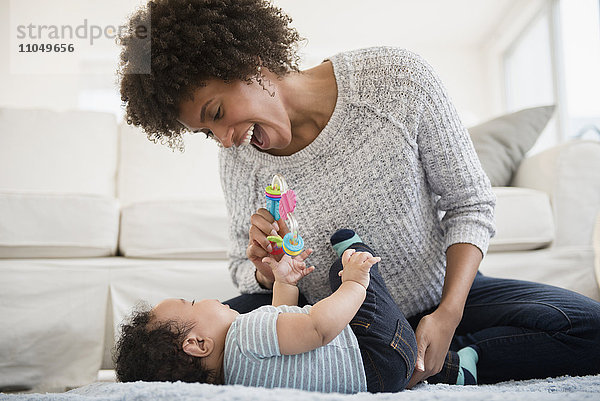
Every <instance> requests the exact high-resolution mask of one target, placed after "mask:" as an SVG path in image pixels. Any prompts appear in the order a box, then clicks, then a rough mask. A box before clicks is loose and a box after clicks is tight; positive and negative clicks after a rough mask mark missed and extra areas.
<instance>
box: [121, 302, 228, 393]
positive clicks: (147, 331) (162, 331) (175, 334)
mask: <svg viewBox="0 0 600 401" xmlns="http://www.w3.org/2000/svg"><path fill="white" fill-rule="evenodd" d="M154 320H155V319H154V317H153V314H152V310H150V309H149V307H148V306H147V305H138V307H137V309H136V310H135V311H134V312H133V313H132V315H131V317H130V318H129V320H128V321H127V322H125V323H124V324H122V325H121V336H120V337H119V340H118V341H117V343H116V345H115V349H114V351H113V360H114V363H115V372H116V374H117V379H118V380H119V381H121V382H133V381H138V380H142V381H171V382H174V381H178V380H180V381H183V382H189V383H194V382H200V383H215V384H217V381H218V380H220V379H218V377H217V375H216V373H215V372H214V371H212V370H210V369H207V368H205V367H204V364H203V361H202V358H197V357H194V356H191V355H188V354H186V353H185V352H184V351H183V347H182V344H183V341H184V339H185V336H186V335H187V334H188V333H189V332H190V330H191V329H192V326H191V325H190V324H186V323H182V322H178V321H175V320H171V321H166V322H155V321H154Z"/></svg>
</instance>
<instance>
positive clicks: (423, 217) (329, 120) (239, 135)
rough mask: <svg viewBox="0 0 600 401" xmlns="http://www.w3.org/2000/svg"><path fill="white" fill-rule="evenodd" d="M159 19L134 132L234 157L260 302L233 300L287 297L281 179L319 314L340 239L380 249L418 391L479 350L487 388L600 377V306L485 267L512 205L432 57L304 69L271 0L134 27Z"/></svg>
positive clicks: (239, 279)
mask: <svg viewBox="0 0 600 401" xmlns="http://www.w3.org/2000/svg"><path fill="white" fill-rule="evenodd" d="M149 19H151V27H152V31H151V43H152V52H151V68H152V72H151V74H148V75H139V74H129V73H128V71H135V67H136V62H137V60H141V59H143V58H144V57H143V56H144V55H146V56H148V57H150V56H149V55H148V52H149V48H147V47H146V48H144V47H142V46H139V45H138V42H136V41H134V40H132V39H133V35H132V34H130V35H129V36H126V37H124V38H122V44H123V46H124V48H123V53H122V59H121V70H120V72H121V78H122V81H121V94H122V99H123V101H124V102H125V103H126V105H127V116H128V122H129V123H130V124H133V125H136V126H141V127H142V128H143V129H144V130H145V131H146V133H147V134H148V138H149V139H150V140H153V141H154V142H157V141H160V142H161V143H166V144H168V145H169V146H171V147H172V148H179V149H182V147H183V143H182V139H181V135H182V134H183V133H184V132H186V131H193V132H204V133H205V134H206V135H207V137H209V138H212V139H214V140H216V141H217V142H218V143H219V144H220V145H221V146H222V147H223V149H222V150H221V151H220V174H221V180H222V184H223V188H224V190H225V197H226V201H227V207H228V210H229V213H230V217H231V222H230V239H231V250H230V257H231V259H232V262H231V265H230V270H231V274H232V278H233V280H234V283H235V284H236V285H237V286H238V288H239V289H240V291H241V292H242V293H243V294H245V295H242V296H241V297H240V298H238V299H235V300H232V301H230V303H231V305H232V306H234V307H235V308H237V309H238V310H240V311H241V312H245V311H247V310H249V309H252V308H255V307H256V306H258V305H261V304H265V303H269V302H270V297H269V293H270V290H269V288H270V287H271V286H272V283H273V276H272V273H271V272H270V269H269V268H268V267H267V266H266V265H264V264H263V263H262V258H263V257H264V256H266V255H267V254H268V252H269V251H270V243H269V241H267V239H266V236H267V235H271V234H273V233H279V234H283V233H285V231H286V230H287V228H286V227H285V226H284V223H283V222H282V221H279V222H275V221H274V219H273V217H272V216H271V215H270V214H269V213H268V212H267V211H266V210H265V209H262V208H261V207H262V206H263V205H264V195H263V190H264V187H265V186H266V185H268V184H269V183H270V181H271V177H272V176H273V174H275V173H280V174H283V176H284V177H285V178H286V179H287V181H288V183H289V184H290V186H291V187H292V188H293V189H294V191H295V192H296V194H297V196H298V199H299V203H298V206H297V208H296V211H295V215H296V218H297V220H298V222H299V224H300V230H301V234H302V236H303V237H304V240H305V242H306V244H307V246H309V247H311V248H313V249H314V254H313V256H311V264H314V265H315V266H317V270H316V271H315V272H314V273H313V274H311V275H309V276H308V277H306V278H305V279H304V280H303V281H301V282H300V283H299V288H300V291H301V292H302V294H303V295H304V296H305V297H306V299H307V301H308V302H309V303H314V302H316V301H318V300H319V299H322V298H324V297H325V296H327V295H328V294H329V293H330V289H329V287H328V285H327V282H328V280H327V271H326V269H325V268H324V267H326V266H329V265H331V263H332V262H333V260H334V259H335V253H334V252H333V251H332V249H331V247H330V246H329V245H328V240H329V237H330V236H331V234H332V233H333V232H335V231H336V230H337V229H338V228H343V227H347V228H352V229H353V230H355V231H356V232H357V233H359V234H360V236H361V237H363V238H367V239H368V241H369V243H370V244H371V245H372V246H373V248H374V249H375V250H376V251H377V252H378V254H379V256H381V258H382V262H381V263H380V267H379V269H380V273H381V275H382V276H383V278H384V279H385V281H386V284H387V286H388V289H389V291H390V293H391V294H392V296H393V297H394V300H395V301H396V303H397V304H398V306H399V307H400V309H401V310H402V312H403V313H404V314H405V316H407V318H408V320H409V322H411V325H412V326H413V329H414V330H415V335H416V339H417V345H418V347H417V355H416V356H415V358H416V369H415V371H414V373H413V375H412V378H411V381H410V383H409V387H411V386H413V385H414V384H416V383H418V382H420V381H422V380H425V379H427V378H429V377H432V376H433V375H435V374H437V373H438V372H440V371H441V370H442V367H445V369H444V371H445V372H450V374H449V376H450V377H446V378H445V381H449V382H452V381H454V380H458V381H460V380H459V378H458V371H459V363H458V360H459V358H458V357H457V354H456V351H458V350H460V349H462V348H464V347H467V346H469V347H473V348H474V349H475V350H476V351H477V353H476V355H475V356H474V358H475V362H477V372H478V374H477V376H478V377H477V381H478V382H479V383H494V382H498V381H502V380H509V379H525V378H540V377H547V376H558V375H563V374H571V375H582V374H592V373H598V372H599V371H600V351H599V349H600V347H598V344H599V342H600V334H599V333H600V304H598V303H597V302H595V301H592V300H590V299H588V298H586V297H584V296H581V295H579V294H575V293H573V292H570V291H567V290H563V289H559V288H555V287H550V286H546V285H541V284H535V283H528V282H521V281H516V280H501V279H495V278H490V277H484V276H483V275H481V274H480V273H478V267H479V264H480V262H481V260H482V258H483V256H484V255H485V253H486V251H487V247H488V242H489V238H490V237H491V236H492V235H493V233H494V224H493V209H494V204H495V197H494V195H493V192H492V191H491V187H490V183H489V180H488V179H487V177H486V176H485V174H484V172H483V170H482V169H481V166H480V164H479V161H478V159H477V156H476V154H475V152H474V149H473V146H472V144H471V142H470V138H469V135H468V132H467V130H466V129H465V128H464V127H463V125H462V124H461V121H460V118H459V116H458V114H457V112H456V110H455V108H454V107H453V105H452V103H451V101H450V99H449V97H448V95H447V94H446V91H445V89H444V87H443V85H442V83H441V82H440V80H439V78H438V77H437V75H436V74H435V72H434V71H433V70H432V68H431V67H430V66H429V64H427V62H425V61H424V60H423V59H422V58H420V57H419V56H417V55H415V54H413V53H411V52H409V51H406V50H401V49H394V48H372V49H362V50H356V51H350V52H345V53H340V54H337V55H334V56H332V57H331V58H329V59H328V60H326V61H324V62H323V63H322V64H320V65H318V66H316V67H314V68H311V69H309V70H306V71H299V70H298V67H297V56H296V54H295V49H296V44H297V42H298V40H299V37H298V34H297V33H296V31H295V30H293V29H292V28H290V27H289V26H288V24H289V22H290V21H291V20H290V19H289V18H288V17H287V16H286V15H285V14H283V12H281V10H279V9H277V8H275V7H273V6H271V5H270V4H269V3H268V2H265V1H263V0H243V1H240V0H235V1H234V0H228V1H216V0H214V1H213V0H194V1H183V0H157V1H154V2H150V3H149V7H148V9H142V10H139V11H138V12H137V13H136V14H135V15H134V16H133V17H132V19H131V21H130V25H131V26H130V29H131V31H130V32H133V30H134V29H135V26H136V25H137V24H140V23H145V24H148V22H150V21H148V20H149ZM319 267H321V269H319ZM261 294H262V295H261ZM448 350H450V352H448ZM409 358H411V356H409ZM477 360H478V361H477ZM433 380H434V381H437V380H439V378H438V377H437V376H436V378H434V379H433ZM430 381H431V380H430Z"/></svg>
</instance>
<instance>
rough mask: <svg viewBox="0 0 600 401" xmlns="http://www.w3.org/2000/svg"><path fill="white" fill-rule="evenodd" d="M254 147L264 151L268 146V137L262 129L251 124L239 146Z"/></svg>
mask: <svg viewBox="0 0 600 401" xmlns="http://www.w3.org/2000/svg"><path fill="white" fill-rule="evenodd" d="M250 144H252V145H254V146H257V147H259V148H261V149H266V148H268V146H269V137H268V136H267V134H266V133H265V131H264V130H263V129H262V127H261V126H260V125H258V124H252V125H251V126H250V128H248V131H246V136H245V137H244V140H243V141H242V143H241V144H240V145H242V146H243V145H250Z"/></svg>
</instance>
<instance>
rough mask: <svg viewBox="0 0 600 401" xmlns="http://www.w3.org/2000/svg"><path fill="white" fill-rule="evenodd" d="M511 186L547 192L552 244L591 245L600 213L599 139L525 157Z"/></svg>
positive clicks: (583, 141)
mask: <svg viewBox="0 0 600 401" xmlns="http://www.w3.org/2000/svg"><path fill="white" fill-rule="evenodd" d="M511 185H512V186H516V187H524V188H532V189H537V190H541V191H544V192H546V193H547V194H548V196H549V197H550V202H551V204H552V209H553V213H554V223H555V229H556V234H555V241H554V244H553V246H572V245H579V246H581V245H584V246H591V244H592V232H593V228H594V219H595V217H596V215H597V214H598V212H600V142H597V141H588V140H576V141H569V142H566V143H564V144H561V145H558V146H555V147H553V148H550V149H548V150H546V151H543V152H541V153H539V154H536V155H534V156H531V157H529V158H526V159H524V160H523V162H522V163H521V165H520V166H519V169H518V170H517V173H516V174H515V176H514V178H513V182H512V184H511Z"/></svg>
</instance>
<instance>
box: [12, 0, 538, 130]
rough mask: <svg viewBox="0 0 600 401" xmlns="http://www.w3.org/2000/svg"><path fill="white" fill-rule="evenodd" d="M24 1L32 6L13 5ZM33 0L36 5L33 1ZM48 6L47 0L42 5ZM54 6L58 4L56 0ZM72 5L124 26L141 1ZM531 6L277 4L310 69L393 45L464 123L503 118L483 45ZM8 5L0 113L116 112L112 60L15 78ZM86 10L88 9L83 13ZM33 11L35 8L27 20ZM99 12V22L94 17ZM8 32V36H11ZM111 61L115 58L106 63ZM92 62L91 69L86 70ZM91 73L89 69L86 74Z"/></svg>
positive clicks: (489, 2)
mask: <svg viewBox="0 0 600 401" xmlns="http://www.w3.org/2000/svg"><path fill="white" fill-rule="evenodd" d="M12 1H29V0H12ZM31 1H33V0H31ZM47 1H48V2H51V1H52V0H47ZM55 1H57V2H58V1H59V0H55ZM68 1H77V2H78V4H79V5H80V7H75V8H68V7H67V8H63V9H60V10H57V12H59V13H61V15H64V14H66V15H67V16H68V15H69V14H70V15H71V17H73V18H74V19H76V20H77V19H81V18H82V16H86V17H87V18H90V19H94V18H98V17H102V18H103V19H104V20H105V21H112V22H113V23H114V24H122V23H123V21H124V20H125V18H126V15H127V14H129V13H130V12H131V11H132V10H133V8H134V7H135V6H136V5H137V4H140V3H143V1H142V0H127V1H117V0H110V1H104V0H60V3H61V4H62V3H64V2H68ZM532 2H534V0H370V1H364V0H327V1H324V0H274V3H275V4H276V5H278V6H280V7H282V8H283V9H284V11H286V12H287V13H288V14H290V15H291V16H292V18H293V25H294V26H295V27H297V29H298V30H299V32H300V35H301V36H303V37H305V38H307V42H306V44H305V46H304V47H303V48H302V49H301V55H302V57H303V62H302V66H303V67H310V66H313V65H315V64H317V63H319V62H320V61H321V60H322V59H323V58H325V57H328V56H330V55H332V54H334V53H336V52H338V51H342V50H347V49H352V48H358V47H365V46H374V45H391V46H399V47H404V48H407V49H410V50H412V51H415V52H417V53H419V54H421V55H422V56H423V57H425V58H426V59H427V60H428V61H429V62H430V63H431V64H432V65H433V67H434V68H435V69H436V70H437V72H438V73H439V75H440V76H441V78H442V80H443V81H444V82H445V84H446V87H447V89H448V91H449V93H450V96H451V97H452V99H453V100H454V102H455V104H456V106H457V109H458V110H459V113H460V114H461V116H462V118H463V121H464V123H465V124H466V125H472V124H475V123H477V122H479V121H481V120H483V119H485V118H488V117H491V116H493V115H497V114H500V113H501V112H503V110H502V102H501V99H500V96H501V92H500V91H499V90H498V88H499V87H500V78H501V75H500V74H499V71H498V70H497V68H496V67H494V66H491V65H490V64H491V63H494V62H495V59H494V58H493V57H490V51H489V50H488V49H487V45H488V44H489V42H490V40H491V39H493V38H494V37H495V35H496V32H495V29H496V25H498V23H499V22H503V23H505V24H506V23H508V22H507V21H506V20H505V19H503V17H504V14H506V13H507V12H508V11H511V12H512V13H513V14H515V13H516V14H518V13H519V9H520V8H521V7H525V6H527V5H528V4H531V3H532ZM10 3H11V1H10V0H0V27H2V28H1V37H0V52H1V54H3V55H5V56H3V57H1V58H0V88H1V90H0V107H1V106H9V107H39V108H50V109H57V110H64V109H76V108H87V109H90V108H92V109H94V108H95V109H103V110H107V111H113V112H115V113H118V112H119V108H120V100H119V96H118V88H117V84H116V82H115V76H114V71H115V69H116V65H117V56H116V55H117V54H118V51H117V50H118V49H117V47H116V45H114V46H115V49H114V50H115V52H114V55H107V54H104V55H102V54H100V55H99V57H98V59H97V60H84V62H83V63H82V64H85V63H87V65H88V67H87V69H86V67H82V69H81V70H80V71H78V72H75V73H69V74H14V73H11V71H10V65H9V57H6V55H9V56H10V47H9V42H10V41H9V30H8V26H9V15H10V11H11V9H10ZM86 7H87V8H86ZM34 14H35V10H32V16H33V15H34ZM98 14H100V16H99V15H98ZM10 34H12V32H11V33H10ZM111 57H112V59H111ZM92 64H93V68H90V65H92ZM90 71H94V73H91V72H90Z"/></svg>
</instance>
